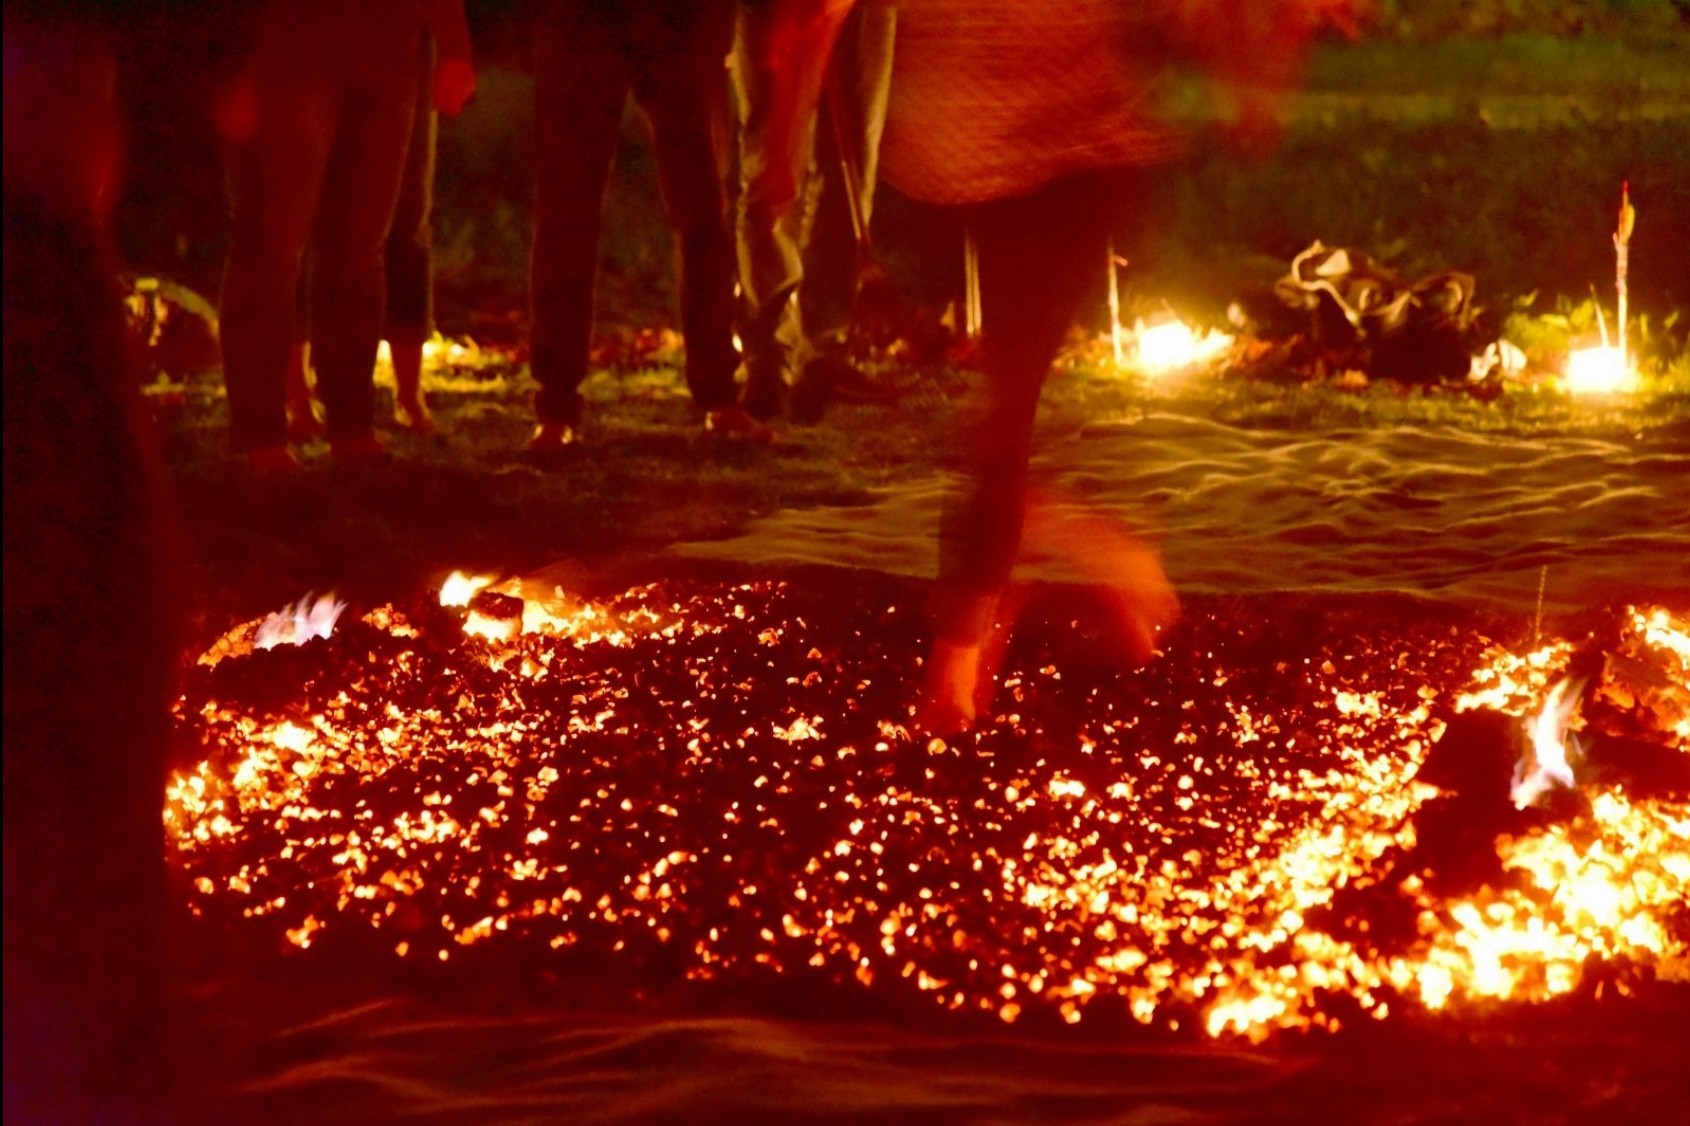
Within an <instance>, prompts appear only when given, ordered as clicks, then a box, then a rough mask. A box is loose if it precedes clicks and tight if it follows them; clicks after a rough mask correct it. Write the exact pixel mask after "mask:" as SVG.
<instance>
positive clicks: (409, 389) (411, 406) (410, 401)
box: [388, 340, 434, 434]
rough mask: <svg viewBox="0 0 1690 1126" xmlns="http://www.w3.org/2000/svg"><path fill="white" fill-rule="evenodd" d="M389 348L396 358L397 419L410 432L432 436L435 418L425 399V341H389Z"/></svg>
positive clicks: (395, 399)
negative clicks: (423, 389)
mask: <svg viewBox="0 0 1690 1126" xmlns="http://www.w3.org/2000/svg"><path fill="white" fill-rule="evenodd" d="M388 348H389V350H390V351H391V352H392V354H393V379H394V382H395V383H397V384H398V390H397V391H396V392H395V393H394V397H393V413H394V416H395V418H396V419H397V421H398V423H399V425H400V426H403V427H404V428H405V429H407V430H411V431H414V432H415V433H418V434H430V433H433V431H434V417H433V416H432V415H430V414H429V413H428V404H426V403H424V402H423V397H422V361H423V345H422V341H421V340H390V341H388Z"/></svg>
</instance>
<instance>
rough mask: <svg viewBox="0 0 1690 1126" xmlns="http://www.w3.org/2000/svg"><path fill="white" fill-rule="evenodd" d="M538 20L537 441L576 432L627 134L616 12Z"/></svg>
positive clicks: (557, 440) (533, 293) (541, 446)
mask: <svg viewBox="0 0 1690 1126" xmlns="http://www.w3.org/2000/svg"><path fill="white" fill-rule="evenodd" d="M564 7H565V10H564V11H563V12H561V13H557V14H555V15H554V16H553V17H552V18H551V19H547V20H538V21H536V23H535V27H534V247H533V258H532V262H531V264H530V275H529V300H530V302H531V305H532V313H533V328H532V329H531V336H530V349H529V350H530V354H531V359H530V364H531V365H532V368H533V372H534V378H535V379H536V380H537V381H538V382H539V384H540V393H539V395H538V396H537V397H536V399H535V403H534V407H535V413H536V414H537V415H538V416H539V420H540V429H539V431H538V433H536V435H535V439H534V446H535V448H536V449H538V450H547V449H552V448H556V447H560V446H563V445H566V444H568V443H569V442H571V441H573V440H574V438H575V429H576V428H577V427H578V426H580V424H581V409H582V405H583V404H582V400H581V391H580V387H581V383H582V381H583V380H585V379H586V378H587V354H588V349H589V347H590V345H591V342H592V331H593V290H594V286H595V282H596V280H597V276H598V260H599V221H600V215H601V212H602V211H603V206H604V189H605V182H606V180H607V179H608V178H609V176H610V165H611V162H612V161H613V160H614V159H615V156H616V145H617V141H618V139H619V137H620V135H621V127H622V108H623V106H624V104H625V103H626V102H627V100H628V84H629V80H628V68H627V62H626V56H625V53H624V52H625V47H624V45H623V44H622V43H620V42H619V41H618V40H619V37H620V33H619V30H618V27H617V21H616V20H615V17H613V16H607V15H604V14H600V13H598V12H597V11H596V10H593V9H590V8H589V7H588V6H587V5H585V4H574V5H567V6H564Z"/></svg>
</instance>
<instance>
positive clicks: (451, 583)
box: [440, 571, 493, 606]
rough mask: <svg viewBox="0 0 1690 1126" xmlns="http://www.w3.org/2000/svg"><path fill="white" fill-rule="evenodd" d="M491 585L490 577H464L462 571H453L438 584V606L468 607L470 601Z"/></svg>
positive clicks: (491, 579) (491, 578)
mask: <svg viewBox="0 0 1690 1126" xmlns="http://www.w3.org/2000/svg"><path fill="white" fill-rule="evenodd" d="M492 585H493V576H492V575H466V574H464V573H463V572H462V571H453V572H452V573H451V574H450V575H447V576H446V581H445V582H443V583H441V584H440V605H442V606H468V605H469V600H470V599H472V598H474V597H475V596H476V595H477V594H480V593H481V592H482V591H483V590H486V589H487V588H488V587H490V586H492Z"/></svg>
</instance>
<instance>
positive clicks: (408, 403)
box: [393, 395, 436, 434]
mask: <svg viewBox="0 0 1690 1126" xmlns="http://www.w3.org/2000/svg"><path fill="white" fill-rule="evenodd" d="M393 420H394V421H395V422H397V423H398V424H399V425H400V426H401V427H403V428H404V429H406V430H409V431H410V432H411V433H413V434H432V433H434V431H435V430H436V427H435V425H434V415H433V414H432V413H431V412H430V411H429V409H428V404H426V403H424V402H423V399H422V396H421V395H418V396H416V397H415V398H407V397H405V396H399V397H398V398H396V399H394V401H393Z"/></svg>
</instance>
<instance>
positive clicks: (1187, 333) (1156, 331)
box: [1134, 320, 1232, 373]
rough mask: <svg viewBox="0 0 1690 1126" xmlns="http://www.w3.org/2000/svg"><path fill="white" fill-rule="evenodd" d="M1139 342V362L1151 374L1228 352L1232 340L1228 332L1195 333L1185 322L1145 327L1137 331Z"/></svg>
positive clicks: (1141, 326) (1175, 368)
mask: <svg viewBox="0 0 1690 1126" xmlns="http://www.w3.org/2000/svg"><path fill="white" fill-rule="evenodd" d="M1134 336H1135V337H1136V338H1137V341H1138V363H1139V366H1140V367H1141V368H1143V369H1144V370H1145V371H1147V372H1151V373H1161V372H1168V371H1175V370H1177V369H1179V368H1186V367H1190V366H1192V365H1193V364H1198V363H1202V362H1203V361H1204V360H1207V359H1211V358H1212V357H1214V356H1217V355H1219V354H1220V353H1222V352H1224V351H1225V350H1226V349H1227V347H1228V346H1229V345H1231V343H1232V337H1230V336H1228V335H1227V334H1226V333H1224V332H1204V333H1196V332H1193V331H1192V329H1191V327H1190V326H1189V325H1187V324H1186V323H1185V322H1184V321H1178V320H1173V321H1165V322H1163V323H1162V324H1157V325H1148V326H1147V325H1145V324H1144V323H1143V322H1142V321H1141V322H1139V325H1138V327H1137V329H1136V331H1135V332H1134Z"/></svg>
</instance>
